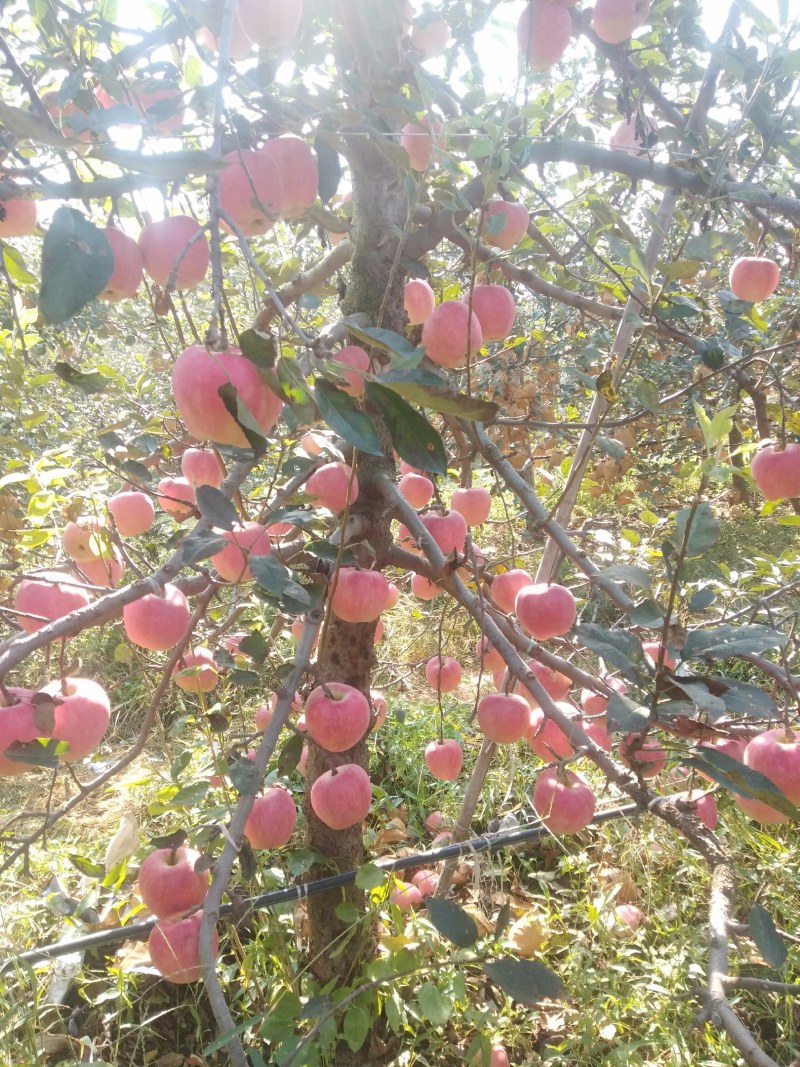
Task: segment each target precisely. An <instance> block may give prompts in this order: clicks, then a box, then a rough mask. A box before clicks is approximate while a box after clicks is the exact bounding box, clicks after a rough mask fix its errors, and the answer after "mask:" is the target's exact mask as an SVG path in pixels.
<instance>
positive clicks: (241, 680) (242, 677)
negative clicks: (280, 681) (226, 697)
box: [228, 667, 261, 685]
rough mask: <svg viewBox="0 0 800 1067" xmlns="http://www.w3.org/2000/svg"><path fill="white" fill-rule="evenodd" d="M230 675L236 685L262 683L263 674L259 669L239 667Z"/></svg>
mask: <svg viewBox="0 0 800 1067" xmlns="http://www.w3.org/2000/svg"><path fill="white" fill-rule="evenodd" d="M228 677H229V678H230V680H231V681H232V682H233V684H234V685H261V675H260V674H259V673H258V672H257V671H243V670H240V669H239V668H238V667H237V668H236V669H235V670H232V671H231V672H230V674H229V675H228Z"/></svg>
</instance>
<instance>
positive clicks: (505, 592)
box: [490, 568, 533, 614]
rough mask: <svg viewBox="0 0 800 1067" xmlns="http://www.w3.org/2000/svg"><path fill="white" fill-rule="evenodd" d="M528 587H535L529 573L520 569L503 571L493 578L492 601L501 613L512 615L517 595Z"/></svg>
mask: <svg viewBox="0 0 800 1067" xmlns="http://www.w3.org/2000/svg"><path fill="white" fill-rule="evenodd" d="M528 585H533V578H531V576H530V575H529V574H528V572H527V571H523V570H520V569H518V568H515V569H514V570H510V571H503V573H502V574H496V575H495V576H494V578H492V586H491V590H490V591H491V594H492V600H493V601H494V602H495V604H496V606H497V607H498V608H499V609H500V610H501V611H505V612H507V613H508V614H510V613H511V612H512V611H513V610H514V604H515V603H516V600H517V594H518V593H519V592H520V590H522V589H524V588H525V587H526V586H528Z"/></svg>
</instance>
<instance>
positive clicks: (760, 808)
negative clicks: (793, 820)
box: [733, 793, 789, 826]
mask: <svg viewBox="0 0 800 1067" xmlns="http://www.w3.org/2000/svg"><path fill="white" fill-rule="evenodd" d="M733 800H734V803H735V804H736V805H737V806H738V807H740V808H741V809H742V811H743V812H744V813H745V815H747V817H748V818H750V819H753V820H754V821H755V822H760V823H765V824H766V825H767V826H778V825H779V824H780V823H785V822H789V816H788V815H784V814H783V812H782V811H777V810H776V809H775V808H772V807H770V806H769V804H765V803H764V801H763V800H751V799H750V797H743V796H740V795H739V794H738V793H734V794H733Z"/></svg>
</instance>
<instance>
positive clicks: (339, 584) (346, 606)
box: [330, 567, 389, 622]
mask: <svg viewBox="0 0 800 1067" xmlns="http://www.w3.org/2000/svg"><path fill="white" fill-rule="evenodd" d="M330 588H331V589H332V593H331V610H332V611H333V613H334V614H335V615H336V616H338V618H340V619H342V620H343V621H344V622H374V621H375V619H377V618H378V616H379V615H380V613H381V612H382V611H383V610H384V609H385V607H386V605H387V603H388V602H389V583H388V582H387V580H386V579H385V578H384V576H383V575H382V574H381V572H380V571H367V570H360V569H359V568H357V567H340V568H339V570H338V571H337V572H336V574H334V575H333V576H332V577H331V581H330Z"/></svg>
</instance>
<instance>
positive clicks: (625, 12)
mask: <svg viewBox="0 0 800 1067" xmlns="http://www.w3.org/2000/svg"><path fill="white" fill-rule="evenodd" d="M650 2H651V0H595V5H594V10H593V12H592V29H593V30H594V32H595V33H596V34H597V36H598V37H599V38H600V40H601V41H605V43H606V44H621V43H622V42H623V41H626V40H627V39H628V38H629V37H630V35H631V34H632V33H633V31H634V30H636V29H638V28H639V27H640V26H641V25H642V24H643V23H644V22H645V21H646V19H647V16H648V15H649V14H650Z"/></svg>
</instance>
